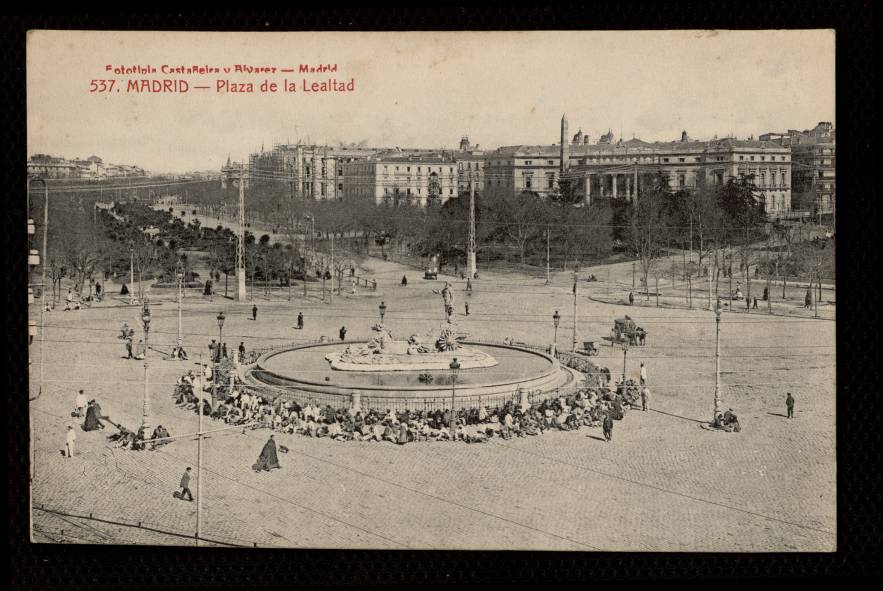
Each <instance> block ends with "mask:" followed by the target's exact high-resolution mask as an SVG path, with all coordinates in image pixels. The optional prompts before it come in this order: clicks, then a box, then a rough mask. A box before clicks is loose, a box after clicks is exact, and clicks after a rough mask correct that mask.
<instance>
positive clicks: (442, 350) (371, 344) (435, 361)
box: [325, 324, 497, 371]
mask: <svg viewBox="0 0 883 591" xmlns="http://www.w3.org/2000/svg"><path fill="white" fill-rule="evenodd" d="M371 329H372V330H373V331H374V335H373V336H372V337H371V338H370V339H369V340H368V341H367V342H365V343H353V344H351V345H349V346H347V347H346V349H344V350H343V351H335V352H333V353H329V354H328V355H326V356H325V359H326V360H328V362H329V363H330V364H331V368H332V369H337V370H343V371H411V370H426V369H447V368H448V366H449V365H450V363H451V361H452V360H453V358H454V356H455V355H456V357H457V360H458V361H459V363H460V366H461V367H462V368H463V369H469V368H474V367H493V366H494V365H496V364H497V360H496V359H494V358H493V357H492V356H491V355H489V354H487V353H485V352H484V351H481V350H479V349H475V348H472V347H467V346H464V345H463V344H462V342H463V341H464V340H465V339H466V338H467V336H468V335H466V334H465V333H459V332H455V331H454V330H452V329H451V328H450V327H448V326H442V328H441V330H440V331H439V332H438V333H437V334H428V335H417V334H412V335H411V336H410V337H408V339H407V340H400V339H396V338H394V337H393V335H392V332H391V331H390V330H389V329H388V328H387V327H385V326H383V325H382V324H375V325H374V326H373V327H371Z"/></svg>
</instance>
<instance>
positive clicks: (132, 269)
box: [129, 240, 135, 304]
mask: <svg viewBox="0 0 883 591" xmlns="http://www.w3.org/2000/svg"><path fill="white" fill-rule="evenodd" d="M129 303H130V304H134V303H135V242H134V241H133V240H129Z"/></svg>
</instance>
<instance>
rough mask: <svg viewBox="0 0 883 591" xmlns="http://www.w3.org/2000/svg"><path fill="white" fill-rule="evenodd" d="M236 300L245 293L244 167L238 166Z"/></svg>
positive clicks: (240, 298)
mask: <svg viewBox="0 0 883 591" xmlns="http://www.w3.org/2000/svg"><path fill="white" fill-rule="evenodd" d="M236 283H237V294H236V295H237V298H238V299H239V301H240V302H244V301H245V300H246V291H245V167H243V166H242V165H241V164H240V165H239V239H238V240H237V241H236Z"/></svg>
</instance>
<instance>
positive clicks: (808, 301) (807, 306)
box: [803, 289, 812, 310]
mask: <svg viewBox="0 0 883 591" xmlns="http://www.w3.org/2000/svg"><path fill="white" fill-rule="evenodd" d="M803 307H804V309H806V310H809V309H810V308H811V307H812V291H810V290H809V289H807V290H806V296H805V297H804V298H803Z"/></svg>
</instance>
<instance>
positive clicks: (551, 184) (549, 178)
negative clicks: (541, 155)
mask: <svg viewBox="0 0 883 591" xmlns="http://www.w3.org/2000/svg"><path fill="white" fill-rule="evenodd" d="M546 188H547V189H554V188H555V173H554V172H550V173H547V174H546Z"/></svg>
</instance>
